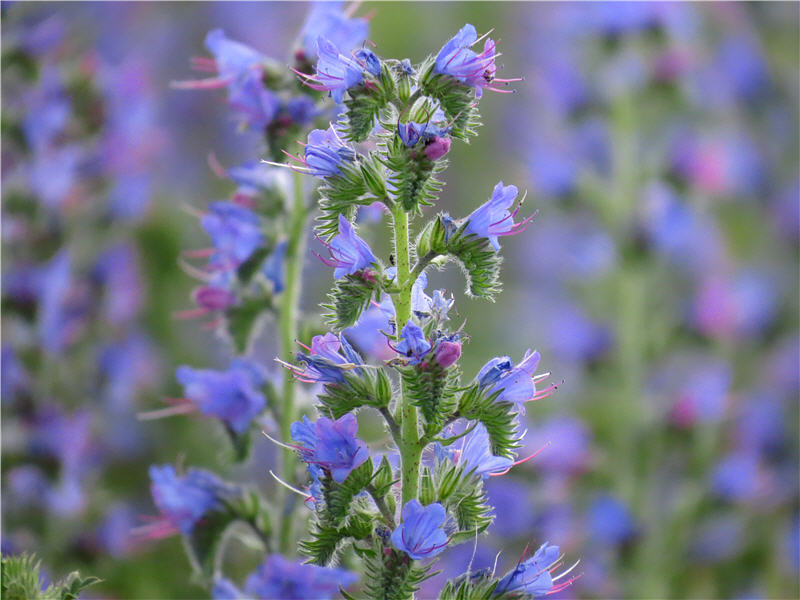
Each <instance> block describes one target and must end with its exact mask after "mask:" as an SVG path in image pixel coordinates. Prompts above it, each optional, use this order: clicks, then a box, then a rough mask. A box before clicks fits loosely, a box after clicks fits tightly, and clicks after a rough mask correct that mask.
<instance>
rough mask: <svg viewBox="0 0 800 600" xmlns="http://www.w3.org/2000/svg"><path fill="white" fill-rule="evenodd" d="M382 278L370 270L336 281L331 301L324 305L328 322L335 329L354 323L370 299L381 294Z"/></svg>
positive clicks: (331, 292) (338, 329) (329, 295)
mask: <svg viewBox="0 0 800 600" xmlns="http://www.w3.org/2000/svg"><path fill="white" fill-rule="evenodd" d="M381 279H382V276H381V275H380V274H379V273H375V272H374V271H372V270H370V271H369V272H365V271H358V272H356V273H353V274H352V275H345V276H344V277H340V278H339V279H337V280H336V281H334V284H333V289H332V290H331V291H330V293H329V294H328V298H330V303H329V304H323V305H322V308H324V309H326V310H327V311H328V312H326V313H325V314H324V315H323V318H324V319H325V322H326V324H328V325H329V326H330V327H331V328H332V329H333V330H334V331H341V330H342V329H345V328H347V327H350V326H351V325H354V324H355V323H356V321H358V319H359V318H360V317H361V313H362V312H364V310H366V309H367V307H368V306H369V303H370V300H372V299H373V298H375V299H377V298H378V297H379V296H380V292H381V286H380V281H381Z"/></svg>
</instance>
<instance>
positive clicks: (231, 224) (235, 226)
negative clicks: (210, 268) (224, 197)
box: [202, 202, 264, 266]
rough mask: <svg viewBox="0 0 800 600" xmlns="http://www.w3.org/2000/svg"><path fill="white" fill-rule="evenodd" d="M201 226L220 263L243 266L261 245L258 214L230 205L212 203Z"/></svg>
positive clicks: (231, 203)
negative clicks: (209, 239)
mask: <svg viewBox="0 0 800 600" xmlns="http://www.w3.org/2000/svg"><path fill="white" fill-rule="evenodd" d="M202 225H203V229H205V230H206V233H208V235H209V236H210V237H211V241H212V243H213V244H214V248H216V250H217V251H218V255H217V256H218V257H219V260H221V261H222V262H223V263H224V264H230V265H232V266H237V265H239V264H241V263H243V262H244V261H246V260H247V259H248V258H250V255H252V254H253V252H255V250H256V249H257V248H258V247H259V246H261V245H262V244H263V242H264V237H263V234H262V232H261V224H260V221H259V217H258V215H257V214H255V213H254V212H253V211H251V210H249V209H247V208H245V207H243V206H240V205H238V204H234V203H233V202H212V203H211V204H210V205H209V206H208V212H207V213H206V214H205V215H203V219H202Z"/></svg>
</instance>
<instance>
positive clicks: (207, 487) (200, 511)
mask: <svg viewBox="0 0 800 600" xmlns="http://www.w3.org/2000/svg"><path fill="white" fill-rule="evenodd" d="M150 481H151V484H150V491H151V493H152V495H153V501H154V502H155V504H156V506H157V507H158V510H160V511H161V514H162V515H163V516H164V517H165V518H166V519H167V521H168V522H169V524H170V525H171V526H172V527H174V528H176V529H178V530H179V531H180V532H181V533H183V534H184V535H189V534H191V532H192V530H193V529H194V527H195V525H196V524H197V522H198V521H199V520H200V519H202V518H203V516H204V515H205V514H206V513H208V512H209V511H212V510H215V509H216V508H218V507H219V506H220V499H221V498H223V497H225V496H226V495H228V494H230V493H232V492H233V491H234V490H233V489H232V488H230V487H228V486H226V485H225V484H223V483H222V482H221V481H220V480H219V479H218V478H217V476H216V475H214V474H213V473H211V472H209V471H204V470H202V469H189V471H188V472H187V473H186V475H177V474H176V473H175V468H174V467H173V466H172V465H163V466H158V465H153V466H151V467H150Z"/></svg>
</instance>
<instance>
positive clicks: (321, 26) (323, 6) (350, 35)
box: [300, 2, 369, 59]
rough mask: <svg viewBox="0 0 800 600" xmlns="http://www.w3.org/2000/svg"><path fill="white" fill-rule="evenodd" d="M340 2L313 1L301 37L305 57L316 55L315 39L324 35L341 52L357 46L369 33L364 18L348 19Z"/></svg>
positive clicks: (311, 57)
mask: <svg viewBox="0 0 800 600" xmlns="http://www.w3.org/2000/svg"><path fill="white" fill-rule="evenodd" d="M342 4H343V3H342V2H314V3H313V6H312V7H311V10H310V11H309V13H308V17H306V22H305V25H304V26H303V31H302V33H301V34H300V36H301V38H302V45H303V51H304V52H305V54H306V58H308V59H313V58H315V57H316V55H317V40H318V39H319V38H320V37H324V38H326V39H328V40H330V42H331V43H332V44H333V45H334V46H335V47H336V48H338V50H339V51H340V52H342V53H347V52H350V51H351V50H353V49H354V48H357V47H358V46H360V45H361V44H362V43H364V40H366V39H367V35H369V23H367V20H366V19H350V18H348V16H347V15H345V14H344V12H343V11H342Z"/></svg>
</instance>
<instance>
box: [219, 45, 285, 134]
mask: <svg viewBox="0 0 800 600" xmlns="http://www.w3.org/2000/svg"><path fill="white" fill-rule="evenodd" d="M206 48H208V50H209V52H211V53H212V54H213V55H214V59H215V61H216V66H217V71H218V72H219V75H220V80H219V81H220V82H221V83H223V84H225V85H227V87H228V103H229V104H230V106H231V108H233V109H234V110H236V111H237V112H240V113H241V114H242V115H243V117H244V120H245V122H246V123H248V124H249V125H254V126H257V127H265V126H266V125H268V124H269V123H271V122H272V120H273V119H274V118H275V115H276V114H277V112H278V110H279V109H280V100H279V99H278V97H277V96H276V95H275V94H273V93H272V92H270V91H269V90H268V89H267V88H266V87H264V82H263V80H262V77H261V64H262V63H263V61H264V59H265V57H264V56H263V55H262V54H261V53H260V52H258V51H256V50H254V49H252V48H250V47H249V46H246V45H244V44H241V43H239V42H235V41H233V40H230V39H228V38H226V37H225V33H224V32H223V31H222V30H221V29H214V30H213V31H210V32H209V33H208V35H207V36H206Z"/></svg>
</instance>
